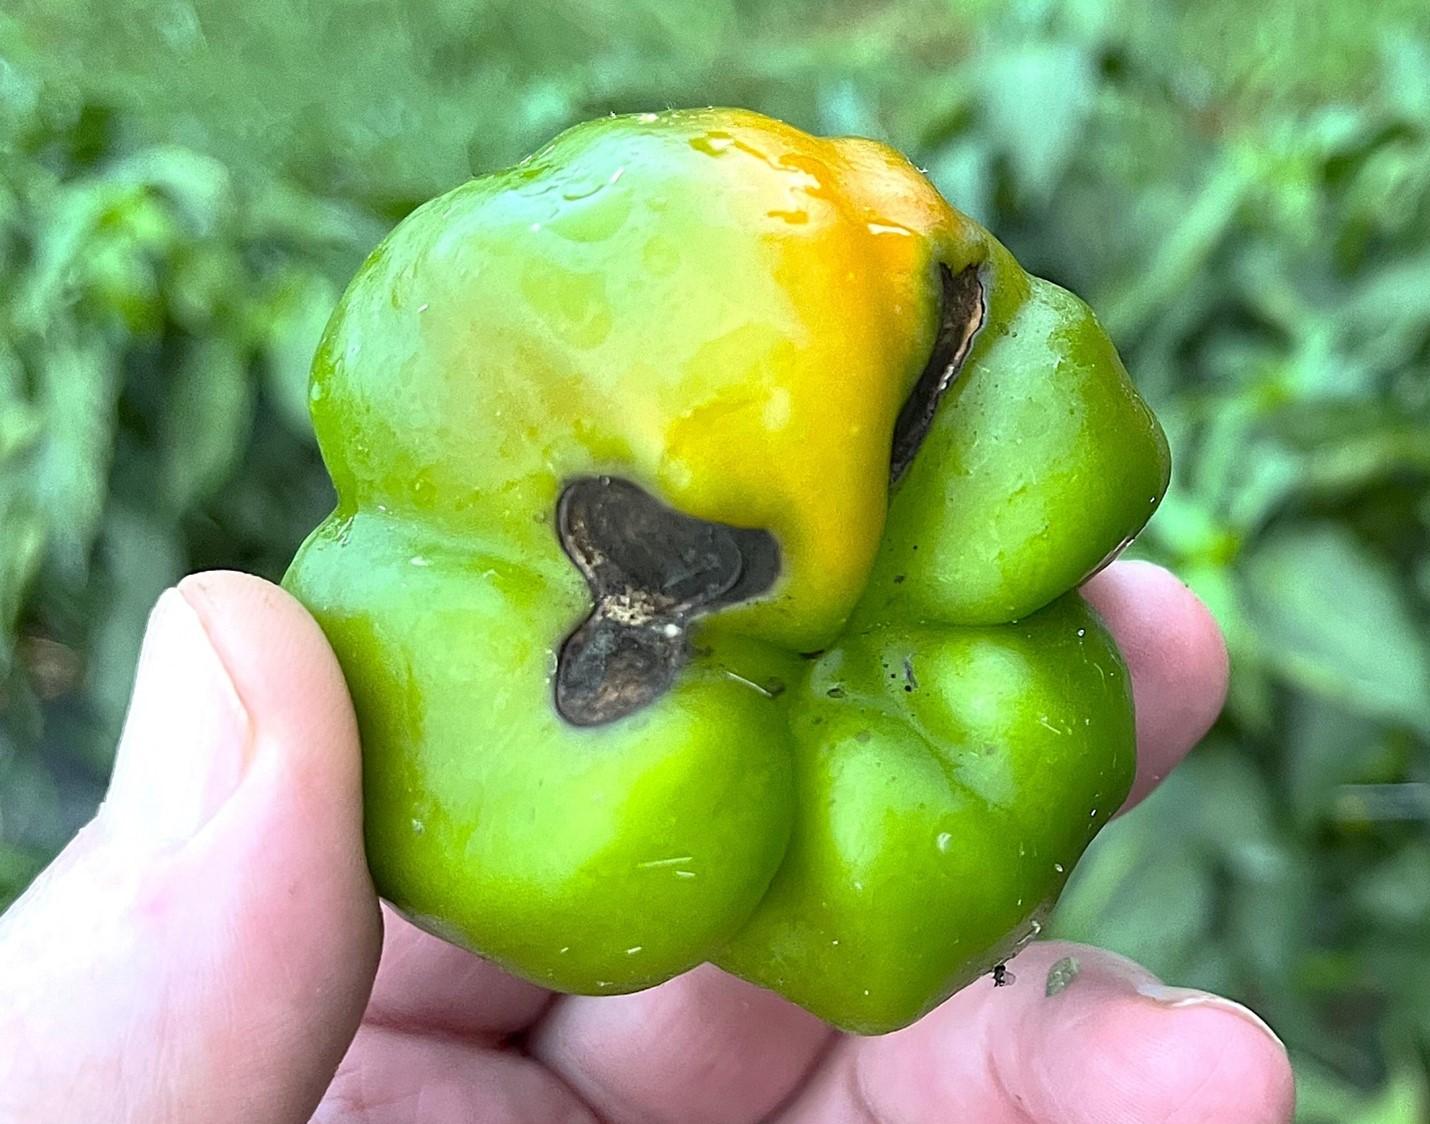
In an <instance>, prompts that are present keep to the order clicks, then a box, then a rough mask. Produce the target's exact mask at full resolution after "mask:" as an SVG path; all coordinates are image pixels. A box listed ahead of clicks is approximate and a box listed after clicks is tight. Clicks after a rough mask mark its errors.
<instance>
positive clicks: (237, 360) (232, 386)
mask: <svg viewBox="0 0 1430 1124" xmlns="http://www.w3.org/2000/svg"><path fill="white" fill-rule="evenodd" d="M252 397H253V388H252V385H251V383H250V380H249V375H248V363H247V360H246V358H245V357H244V355H243V354H242V352H241V351H240V350H239V348H238V347H237V345H235V344H234V343H233V342H232V341H230V340H227V339H224V338H223V337H221V336H216V337H213V338H210V339H207V340H204V341H203V342H202V343H200V344H198V345H197V346H196V347H194V348H192V349H191V350H190V352H189V354H188V355H187V356H186V357H185V359H184V361H183V363H182V365H181V366H180V367H179V369H178V370H177V371H175V372H174V374H173V377H172V382H171V383H170V387H169V393H168V394H167V395H166V396H165V400H164V413H163V418H162V430H161V433H162V444H163V450H164V461H163V481H164V492H165V495H166V496H167V497H168V499H169V502H170V503H171V504H172V505H173V506H174V508H175V510H178V511H183V510H185V509H187V508H188V507H189V506H190V505H192V504H194V503H195V502H197V501H199V500H202V499H205V498H206V497H207V496H209V495H210V494H211V493H212V491H213V490H214V488H216V487H217V486H218V485H219V484H221V483H222V482H223V481H224V480H225V479H226V478H227V477H228V476H229V475H230V474H231V473H232V471H233V469H234V467H235V466H236V465H237V463H238V459H239V456H240V455H241V453H242V451H243V445H244V442H245V441H246V440H247V437H248V432H249V426H250V422H251V414H252Z"/></svg>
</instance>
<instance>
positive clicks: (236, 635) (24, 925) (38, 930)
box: [0, 573, 380, 1124]
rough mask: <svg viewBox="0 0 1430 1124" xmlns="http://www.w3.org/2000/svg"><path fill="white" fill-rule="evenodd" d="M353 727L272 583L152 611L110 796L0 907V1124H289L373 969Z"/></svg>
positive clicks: (339, 684)
mask: <svg viewBox="0 0 1430 1124" xmlns="http://www.w3.org/2000/svg"><path fill="white" fill-rule="evenodd" d="M379 925H380V920H379V914H378V910H377V902H376V898H375V895H374V893H373V890H372V886H371V882H370V880H369V878H368V874H367V870H366V866H365V864H364V861H363V852H362V843H361V802H360V781H359V758H358V747H357V735H356V729H355V723H354V720H353V715H352V709H351V706H350V704H349V701H348V696H347V692H346V690H345V688H344V685H343V680H342V676H341V674H340V672H339V669H338V666H337V664H336V662H335V661H334V659H333V657H332V654H331V652H330V651H329V649H328V646H327V644H326V643H325V641H324V639H323V636H322V633H321V632H320V631H319V630H318V627H317V625H316V624H314V622H313V621H312V619H311V618H310V617H309V616H308V615H307V614H306V613H305V612H304V611H303V610H302V608H301V607H300V606H299V605H298V604H297V602H295V601H294V600H293V599H292V598H290V597H289V596H288V595H287V594H285V593H284V592H283V591H282V590H280V589H278V588H277V587H275V586H272V585H269V584H268V583H266V582H262V581H260V580H258V579H256V578H250V577H245V576H242V575H238V574H221V573H216V574H204V575H200V576H198V577H194V578H189V579H187V580H186V581H184V582H183V583H181V585H180V586H179V588H178V589H176V590H170V591H169V592H167V593H166V594H164V596H163V597H162V598H161V599H160V601H159V603H158V605H157V606H156V608H155V610H154V613H153V615H152V616H151V618H150V623H149V629H148V633H147V635H146V639H145V643H144V650H143V655H142V656H141V659H140V666H139V671H138V677H137V679H136V683H135V688H134V695H133V698H132V700H131V702H130V708H129V714H128V717H127V719H126V722H125V729H124V735H123V738H122V740H121V744H120V747H119V752H118V757H117V760H116V765H115V772H114V777H113V780H112V782H111V785H110V790H109V794H108V796H107V797H106V800H105V803H104V805H103V806H102V808H101V809H100V812H99V814H98V815H97V816H96V818H95V820H94V821H93V822H92V823H91V824H90V825H89V826H88V827H87V828H86V829H85V830H84V831H83V832H82V833H81V834H80V836H79V837H78V838H77V839H76V840H75V841H74V842H73V843H72V844H71V845H70V846H69V847H68V848H67V849H66V851H65V853H64V854H63V855H62V856H61V858H60V859H59V860H58V861H57V862H56V863H55V864H54V866H53V867H52V868H51V869H50V870H49V871H48V872H47V873H46V874H45V875H42V876H41V878H40V879H39V880H38V881H37V883H36V884H35V885H34V886H33V887H32V888H31V890H30V891H29V892H28V893H27V894H26V895H25V896H24V897H23V898H22V899H21V900H20V901H19V902H18V903H17V904H16V906H15V907H14V908H13V909H12V910H11V912H10V913H8V914H7V915H6V916H5V917H4V919H3V921H0V994H3V995H4V996H5V1003H4V1004H3V1005H0V1043H3V1047H0V1118H3V1119H24V1120H61V1119H63V1120H114V1121H131V1120H132V1121H151V1120H204V1121H212V1122H216V1124H223V1122H225V1121H248V1120H257V1119H262V1120H267V1121H277V1122H283V1121H301V1120H306V1119H307V1118H308V1116H309V1114H310V1113H311V1112H312V1110H313V1107H314V1106H315V1105H316V1104H317V1103H318V1100H319V1098H320V1096H321V1094H322V1091H323V1089H324V1087H325V1086H326V1084H327V1083H328V1081H329V1080H330V1079H331V1077H332V1074H333V1071H334V1069H335V1068H336V1066H337V1063H338V1061H339V1060H340V1058H341V1057H342V1054H343V1051H344V1050H345V1049H346V1047H347V1045H348V1043H349V1041H350V1039H351V1037H352V1035H353V1033H354V1031H355V1029H356V1026H357V1022H358V1019H359V1017H360V1014H361V1011H362V1008H363V1004H364V1002H365V1001H366V999H367V994H368V990H369V987H370V985H371V981H372V974H373V972H374V970H375V966H376V958H377V950H378V945H379Z"/></svg>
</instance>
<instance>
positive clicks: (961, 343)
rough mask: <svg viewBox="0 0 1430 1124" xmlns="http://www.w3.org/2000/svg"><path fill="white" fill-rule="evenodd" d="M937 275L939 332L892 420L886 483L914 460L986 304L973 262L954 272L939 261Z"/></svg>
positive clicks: (967, 347)
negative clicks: (919, 373) (910, 391)
mask: <svg viewBox="0 0 1430 1124" xmlns="http://www.w3.org/2000/svg"><path fill="white" fill-rule="evenodd" d="M938 276H939V314H938V335H937V336H935V337H934V344H933V352H932V353H931V354H930V355H929V359H928V362H927V363H926V364H925V365H924V369H923V374H921V375H919V380H918V382H916V383H915V384H914V389H913V391H912V393H910V394H909V398H908V401H906V402H905V403H904V406H903V409H901V410H900V411H899V418H898V420H897V421H896V422H895V423H894V448H893V452H892V453H891V454H890V457H889V482H890V483H894V484H896V483H898V481H899V478H900V477H901V476H903V474H904V473H905V472H906V471H907V470H908V467H909V465H910V464H912V463H913V460H914V454H916V453H917V452H918V451H919V446H920V445H922V444H923V441H924V438H925V437H927V436H928V431H929V426H931V425H933V418H934V414H935V412H937V410H938V404H939V401H940V400H941V399H942V398H943V396H944V393H945V392H946V391H947V390H948V388H949V387H950V386H952V385H953V380H954V379H956V378H957V377H958V372H959V371H960V370H961V369H962V367H963V361H964V360H965V359H967V358H968V351H969V348H971V347H972V346H973V338H974V337H975V336H976V335H977V334H978V329H979V328H981V327H983V317H984V314H985V311H986V304H985V302H984V299H983V282H982V280H981V279H980V278H979V276H978V267H977V266H974V265H970V266H968V267H966V268H964V269H961V270H959V271H958V272H957V273H954V272H953V270H951V269H949V267H948V266H946V265H944V264H942V263H940V264H939V267H938Z"/></svg>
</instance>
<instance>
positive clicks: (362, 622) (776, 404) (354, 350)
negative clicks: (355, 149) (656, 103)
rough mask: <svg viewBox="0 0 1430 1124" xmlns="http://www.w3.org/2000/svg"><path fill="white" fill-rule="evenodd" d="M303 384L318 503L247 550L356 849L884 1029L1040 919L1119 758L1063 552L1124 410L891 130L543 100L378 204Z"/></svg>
mask: <svg viewBox="0 0 1430 1124" xmlns="http://www.w3.org/2000/svg"><path fill="white" fill-rule="evenodd" d="M311 406H312V415H313V420H314V424H315V427H316V430H317V435H318V440H319V443H320V446H321V449H322V452H323V456H324V458H325V461H326V463H327V465H328V467H329V470H330V472H331V474H332V477H333V481H334V484H335V485H336V489H337V494H338V506H337V509H336V510H335V511H334V512H333V514H332V515H331V516H330V517H329V518H328V519H327V520H326V521H325V522H324V523H323V524H322V525H321V526H320V527H319V528H318V529H317V530H316V531H314V532H313V534H312V535H311V536H310V538H309V539H308V541H307V542H306V543H305V544H304V545H303V547H302V549H301V550H300V552H299V554H298V556H297V558H296V559H295V561H294V563H293V566H292V568H291V570H290V571H289V574H288V577H287V579H286V584H287V586H288V587H289V588H290V589H291V590H292V591H293V592H294V593H296V594H297V595H298V597H299V598H300V599H302V600H303V601H304V602H305V603H306V604H307V605H308V606H309V607H310V609H311V610H312V611H313V613H314V614H315V615H316V617H317V619H318V620H319V622H320V623H321V624H322V626H323V628H324V629H325V631H326V633H327V635H328V637H329V638H330V640H331V642H332V644H333V646H334V648H335V650H336V652H337V654H338V656H339V659H340V660H341V663H342V666H343V669H344V672H345V674H346V676H347V679H348V683H349V685H350V687H351V690H352V695H353V699H354V703H355V706H356V709H357V713H358V718H359V723H360V726H361V732H362V739H363V746H364V785H365V799H366V833H367V846H368V857H369V862H370V864H371V867H372V870H373V873H374V876H375V878H376V881H377V885H378V888H379V890H380V891H381V893H382V894H383V896H384V897H386V898H388V899H389V900H391V901H392V902H393V903H394V904H395V905H396V906H397V907H398V908H400V909H401V910H402V911H403V912H405V913H406V914H407V915H408V916H409V917H411V918H413V919H414V920H416V921H417V922H418V923H419V924H421V925H423V926H424V927H426V928H428V929H429V930H431V931H433V932H435V933H438V934H440V935H442V936H444V937H446V938H448V939H450V940H452V941H455V942H458V943H460V944H462V945H465V946H467V947H468V948H471V949H473V950H475V951H477V952H479V953H481V954H483V955H485V956H487V957H490V958H492V959H493V960H495V961H497V962H499V963H500V964H502V965H503V966H505V967H506V968H508V969H509V970H511V971H513V972H515V973H517V974H519V975H521V976H524V977H527V978H529V979H531V980H534V981H537V982H538V983H541V984H544V985H547V986H549V987H553V988H557V989H560V990H564V991H571V992H583V993H596V994H602V993H617V992H624V991H632V990H636V989H639V988H643V987H646V986H649V985H652V984H655V983H659V982H661V981H663V980H666V979H669V978H670V977H672V976H674V975H676V974H677V973H680V972H682V971H684V970H686V969H688V968H690V967H692V966H694V965H696V964H699V963H701V962H703V961H707V960H710V961H714V962H715V963H717V964H719V965H722V966H724V967H725V968H727V969H729V970H730V971H733V972H735V973H737V974H739V975H741V976H744V977H746V978H747V979H750V980H753V981H755V982H756V983H759V984H762V985H765V986H767V987H770V988H774V989H776V990H778V991H780V992H782V993H783V994H785V995H786V996H788V997H789V998H790V999H792V1000H794V1001H795V1002H797V1003H799V1004H801V1005H803V1006H805V1007H806V1008H808V1009H809V1010H811V1011H813V1012H815V1013H816V1014H818V1015H820V1016H822V1017H824V1018H826V1019H828V1020H830V1021H831V1022H833V1023H835V1024H837V1025H839V1026H842V1027H845V1028H848V1029H851V1030H855V1031H860V1032H865V1033H877V1032H882V1031H887V1030H890V1029H893V1028H896V1027H899V1026H903V1025H906V1024H907V1023H909V1022H911V1021H913V1020H914V1019H916V1018H918V1017H919V1016H920V1015H921V1014H923V1013H924V1012H925V1011H927V1010H929V1009H930V1008H931V1007H932V1006H934V1005H935V1004H936V1003H938V1002H940V1001H941V1000H942V999H943V998H945V997H946V996H947V995H949V994H950V993H952V992H953V991H954V990H956V989H957V988H959V987H961V986H962V985H964V984H965V983H967V982H969V981H970V980H971V979H973V978H974V977H976V976H977V975H978V974H980V973H983V972H986V971H988V970H989V969H990V968H992V967H993V966H994V965H995V964H997V963H998V962H1000V961H1001V960H1002V959H1004V958H1006V957H1007V956H1009V955H1011V953H1012V952H1013V951H1015V950H1016V948H1017V946H1018V945H1019V944H1020V943H1021V942H1023V941H1025V940H1027V939H1028V938H1029V937H1030V936H1032V935H1033V934H1034V933H1036V931H1037V929H1038V927H1039V925H1040V923H1041V919H1042V918H1043V917H1044V916H1045V915H1046V912H1047V910H1048V909H1049V908H1050V906H1051V904H1052V903H1053V901H1054V900H1055V898H1056V896H1057V894H1058V892H1059V890H1060V889H1061V887H1062V885H1063V883H1064V881H1065V879H1066V877H1067V874H1068V872H1069V871H1070V870H1071V868H1072V866H1073V864H1074V862H1075V861H1076V860H1077V858H1078V857H1079V855H1080V854H1081V853H1082V851H1083V848H1084V847H1085V846H1086V845H1087V843H1088V842H1089V840H1090V839H1091V838H1092V836H1093V835H1094V833H1095V832H1096V831H1097V830H1098V828H1099V827H1100V826H1101V825H1102V824H1103V823H1104V822H1105V821H1106V820H1107V818H1108V817H1109V816H1110V815H1111V814H1112V813H1113V812H1114V811H1115V810H1116V809H1117V807H1118V805H1119V804H1120V803H1121V802H1122V800H1123V798H1124V796H1125V795H1126V792H1127V789H1128V785H1129V783H1130V780H1131V776H1132V770H1133V716H1132V706H1131V697H1130V692H1129V685H1128V682H1127V675H1126V671H1125V669H1124V667H1123V664H1122V662H1121V660H1120V658H1119V656H1118V653H1117V652H1116V650H1115V649H1114V647H1113V645H1112V643H1111V642H1110V640H1109V638H1108V636H1107V635H1106V633H1105V632H1104V630H1103V628H1102V626H1101V624H1100V623H1099V621H1098V620H1097V618H1096V617H1095V615H1094V614H1093V613H1092V611H1091V610H1090V609H1089V608H1088V607H1087V606H1086V605H1085V604H1084V603H1083V602H1082V601H1081V599H1080V598H1079V597H1078V596H1077V594H1076V593H1075V592H1070V591H1073V590H1075V587H1076V586H1077V584H1078V583H1079V582H1080V581H1082V580H1083V579H1084V578H1086V577H1087V576H1088V575H1090V574H1091V573H1093V572H1094V571H1095V570H1096V569H1097V568H1098V567H1099V566H1100V565H1102V564H1103V563H1104V562H1105V561H1106V560H1107V559H1108V558H1109V557H1110V556H1111V555H1113V554H1114V553H1115V552H1116V551H1117V550H1118V549H1119V548H1120V547H1121V546H1122V545H1123V544H1125V542H1126V541H1127V540H1128V539H1129V538H1130V537H1131V536H1132V535H1133V534H1135V533H1136V531H1137V530H1138V529H1140V528H1141V526H1142V525H1143V523H1144V522H1145V521H1146V520H1147V518H1148V517H1149V516H1150V515H1151V513H1152V511H1153V509H1154V508H1155V506H1156V504H1157V502H1158V500H1159V499H1160V497H1161V495H1162V492H1163V490H1164V488H1165V486H1166V482H1167V475H1168V456H1167V449H1166V445H1165V442H1164V440H1163V437H1162V433H1161V431H1160V429H1159V428H1158V425H1157V422H1156V420H1155V419H1154V417H1153V416H1152V414H1151V412H1150V411H1149V410H1148V408H1147V407H1146V406H1145V405H1144V403H1143V402H1142V400H1141V399H1140V398H1139V397H1138V396H1137V394H1136V392H1135V390H1134V389H1133V387H1132V385H1131V383H1130V382H1129V380H1128V377H1127V374H1126V372H1125V370H1124V369H1123V367H1122V364H1121V363H1120V361H1119V360H1118V357H1117V355H1116V353H1115V352H1114V350H1113V348H1112V345H1111V344H1110V342H1109V341H1108V338H1107V336H1106V335H1105V334H1104V333H1103V331H1102V330H1101V328H1100V327H1099V326H1098V324H1097V322H1096V321H1095V319H1094V318H1093V316H1092V314H1091V313H1090V312H1089V310H1088V308H1087V307H1086V306H1085V305H1084V304H1083V303H1082V302H1081V301H1079V300H1078V299H1077V298H1076V297H1074V296H1072V295H1070V294H1069V293H1067V292H1065V291H1064V290H1062V289H1059V288H1058V287H1056V286H1054V285H1052V284H1050V283H1048V282H1046V281H1042V280H1039V279H1037V278H1033V277H1030V276H1029V275H1027V274H1026V273H1025V272H1024V271H1023V270H1022V269H1021V268H1020V267H1019V266H1018V264H1017V262H1016V261H1014V259H1013V258H1012V256H1011V255H1010V254H1009V253H1008V251H1007V250H1005V249H1004V248H1003V247H1002V246H1001V245H999V243H997V242H996V241H994V239H993V238H992V237H991V236H990V235H989V234H988V233H987V232H986V231H985V230H983V229H982V228H981V227H979V226H978V225H977V224H975V223H974V222H972V221H971V220H969V219H968V218H966V217H965V216H963V215H961V214H960V213H959V212H957V211H956V210H954V209H953V208H952V207H950V206H949V205H948V204H947V203H946V202H945V201H944V200H943V199H942V198H941V197H940V196H939V194H938V193H937V192H936V191H935V189H934V188H933V187H932V186H931V185H930V184H929V182H928V181H927V180H926V179H925V178H924V177H923V176H922V175H921V174H920V173H919V172H918V170H916V169H915V168H914V167H913V166H912V165H910V164H909V163H908V161H906V160H905V159H904V158H903V157H902V156H900V155H898V154H897V153H896V152H894V151H893V150H891V149H889V148H887V147H885V146H883V145H880V144H877V143H874V142H871V141H866V140H858V139H839V140H826V139H820V138H815V137H812V136H809V135H807V134H805V133H802V132H800V131H798V130H796V129H794V128H791V127H789V126H787V125H784V124H781V123H779V122H777V121H774V120H771V119H769V118H766V117H762V116H760V115H758V114H754V113H750V112H745V111H733V110H721V109H712V110H697V111H677V112H669V113H663V114H643V115H639V116H629V117H613V118H609V119H605V120H600V121H596V122H593V123H590V124H586V125H582V126H578V127H577V128H574V129H571V130H570V131H568V132H566V133H564V134H563V135H561V136H560V137H558V138H557V139H556V140H555V141H553V142H552V143H550V144H549V145H548V146H547V147H546V148H544V149H542V150H541V151H540V152H538V153H536V154H535V155H534V156H532V157H530V158H529V159H527V160H526V161H524V162H523V163H521V164H520V165H518V166H516V167H514V168H511V169H509V170H507V171H503V172H498V173H495V174H492V175H487V176H483V177H481V178H479V179H475V180H473V181H471V182H468V183H466V184H464V185H462V186H460V187H458V188H456V189H455V190H453V191H451V192H450V193H448V194H446V195H444V196H442V197H440V198H438V199H435V200H433V201H432V202H430V203H428V204H427V205H425V206H423V207H422V208H420V209H419V210H417V211H416V212H414V213H413V214H412V215H411V216H410V217H409V218H407V219H406V220H405V221H404V222H403V223H401V224H400V225H399V226H398V227H397V228H396V230H394V231H393V233H392V234H391V235H390V236H389V237H388V238H387V240H386V241H385V242H384V243H383V244H382V245H381V246H380V247H379V248H378V249H377V250H376V251H375V252H374V253H373V255H372V256H371V257H370V258H369V259H368V261H367V262H366V264H364V265H363V267H362V269H361V270H360V272H359V273H358V275H357V277H356V279H355V280H354V281H353V283H352V285H351V287H350V288H349V289H348V291H347V293H346V295H345V296H344V297H343V299H342V302H341V304H340V306H339V308H338V309H337V311H336V313H335V314H334V316H333V318H332V321H331V323H330V325H329V327H328V330H327V332H326V334H325V336H324V339H323V342H322V344H321V347H320V349H319V353H318V355H317V358H316V361H315V365H314V369H313V381H312V391H311Z"/></svg>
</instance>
